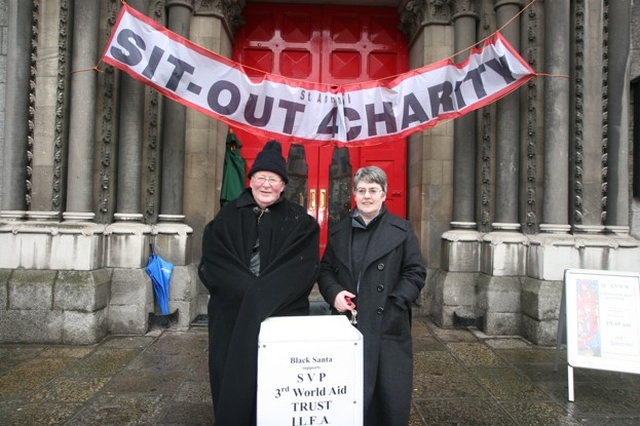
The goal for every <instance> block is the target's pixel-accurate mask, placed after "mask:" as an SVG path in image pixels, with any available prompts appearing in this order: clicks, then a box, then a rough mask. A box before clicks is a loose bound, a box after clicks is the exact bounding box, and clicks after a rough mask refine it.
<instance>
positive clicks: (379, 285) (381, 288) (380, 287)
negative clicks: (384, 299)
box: [376, 284, 384, 293]
mask: <svg viewBox="0 0 640 426" xmlns="http://www.w3.org/2000/svg"><path fill="white" fill-rule="evenodd" d="M376 290H378V293H382V291H383V290H384V285H383V284H378V287H376Z"/></svg>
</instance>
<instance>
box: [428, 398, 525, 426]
mask: <svg viewBox="0 0 640 426" xmlns="http://www.w3.org/2000/svg"><path fill="white" fill-rule="evenodd" d="M416 406H417V407H418V410H419V412H420V414H421V416H422V418H424V420H425V424H427V425H430V426H431V425H433V426H514V425H516V424H517V423H515V422H514V420H513V419H512V418H511V417H509V415H508V414H507V412H505V411H504V410H503V409H502V408H501V407H500V406H499V405H498V404H497V403H496V402H495V401H493V400H491V399H464V400H461V399H458V398H454V399H438V400H421V401H416Z"/></svg>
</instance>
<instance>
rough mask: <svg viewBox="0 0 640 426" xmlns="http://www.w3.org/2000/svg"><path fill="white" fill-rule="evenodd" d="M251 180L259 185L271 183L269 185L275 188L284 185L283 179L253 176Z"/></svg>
mask: <svg viewBox="0 0 640 426" xmlns="http://www.w3.org/2000/svg"><path fill="white" fill-rule="evenodd" d="M251 180H253V181H254V182H256V183H257V184H258V185H264V183H265V182H269V185H271V186H275V185H278V184H280V183H282V179H276V178H271V177H266V176H251Z"/></svg>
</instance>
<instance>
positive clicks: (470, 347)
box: [447, 342, 505, 366]
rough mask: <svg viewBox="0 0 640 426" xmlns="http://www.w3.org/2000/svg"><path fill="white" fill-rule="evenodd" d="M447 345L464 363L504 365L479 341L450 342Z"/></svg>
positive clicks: (471, 364)
mask: <svg viewBox="0 0 640 426" xmlns="http://www.w3.org/2000/svg"><path fill="white" fill-rule="evenodd" d="M447 347H448V348H449V349H450V350H451V352H452V353H453V354H454V355H455V356H456V358H458V359H459V360H460V361H461V362H462V363H463V364H464V365H468V366H477V365H487V366H495V365H504V364H505V362H504V361H503V360H502V359H501V358H500V357H498V356H497V355H496V354H495V352H493V351H492V350H491V349H490V348H489V347H487V346H486V345H484V344H483V343H481V342H451V343H447Z"/></svg>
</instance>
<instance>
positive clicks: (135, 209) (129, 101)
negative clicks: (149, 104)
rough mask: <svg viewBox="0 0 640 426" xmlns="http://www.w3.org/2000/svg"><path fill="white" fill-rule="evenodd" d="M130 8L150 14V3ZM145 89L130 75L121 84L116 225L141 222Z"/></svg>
mask: <svg viewBox="0 0 640 426" xmlns="http://www.w3.org/2000/svg"><path fill="white" fill-rule="evenodd" d="M129 6H131V7H133V8H135V9H137V10H138V11H140V12H142V13H144V14H147V12H148V9H149V2H148V0H130V1H129ZM144 95H145V86H144V85H143V84H142V83H140V82H139V81H137V80H135V79H133V78H132V77H130V76H129V75H128V74H125V73H122V75H121V80H120V96H119V98H120V120H119V129H118V186H117V194H116V213H115V215H114V218H115V219H116V221H141V220H142V212H141V208H140V205H141V196H140V194H141V183H142V178H141V176H142V144H143V138H144V128H145V127H144V108H145V102H144Z"/></svg>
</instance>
